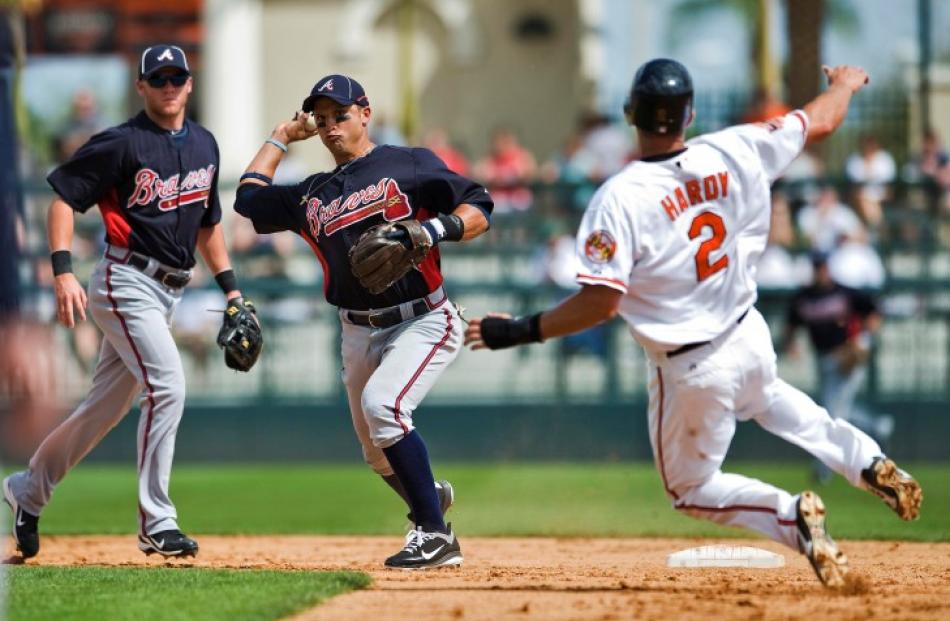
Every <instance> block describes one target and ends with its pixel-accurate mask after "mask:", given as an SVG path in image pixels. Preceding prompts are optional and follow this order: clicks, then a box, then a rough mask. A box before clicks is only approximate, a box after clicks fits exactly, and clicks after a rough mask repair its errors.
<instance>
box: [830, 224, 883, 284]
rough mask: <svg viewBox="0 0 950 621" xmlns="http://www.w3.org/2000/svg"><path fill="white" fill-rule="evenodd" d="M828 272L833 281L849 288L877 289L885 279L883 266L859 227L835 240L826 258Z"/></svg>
mask: <svg viewBox="0 0 950 621" xmlns="http://www.w3.org/2000/svg"><path fill="white" fill-rule="evenodd" d="M828 269H829V270H830V271H831V276H832V278H834V280H835V282H837V283H839V284H841V285H844V286H846V287H851V288H852V289H880V288H882V287H883V286H884V281H885V279H886V278H887V273H886V271H885V269H884V263H883V262H882V261H881V257H880V255H879V254H878V253H877V250H875V249H874V246H872V245H871V244H870V243H869V242H868V235H867V232H866V231H865V230H864V228H863V227H862V228H861V229H859V230H857V231H855V232H853V233H851V234H849V235H845V236H843V237H842V238H841V239H839V240H838V245H837V246H836V247H835V250H834V252H832V253H831V256H830V257H829V258H828Z"/></svg>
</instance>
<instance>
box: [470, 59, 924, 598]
mask: <svg viewBox="0 0 950 621" xmlns="http://www.w3.org/2000/svg"><path fill="white" fill-rule="evenodd" d="M825 73H826V75H827V77H828V89H827V90H826V91H825V92H824V93H823V94H821V95H819V96H818V97H817V98H815V99H814V100H813V101H811V102H810V103H809V104H808V105H806V106H805V107H804V110H796V111H794V112H791V113H790V114H787V115H786V116H784V117H779V118H775V119H772V120H771V121H769V122H767V123H761V124H753V125H740V126H737V127H731V128H729V129H726V130H723V131H720V132H716V133H712V134H707V135H704V136H699V137H697V138H694V139H692V140H690V141H688V142H687V141H685V140H684V132H685V129H686V127H687V125H689V123H690V122H691V121H692V119H693V110H692V98H693V87H692V80H691V78H690V76H689V73H688V72H687V70H686V68H685V67H683V66H682V65H681V64H679V63H678V62H675V61H673V60H667V59H656V60H652V61H650V62H648V63H646V64H645V65H643V66H642V67H640V69H639V70H638V71H637V73H636V76H635V78H634V80H633V85H632V88H631V92H630V96H629V99H628V101H627V104H626V105H625V112H626V116H627V120H628V121H629V122H630V123H631V124H632V125H635V126H636V128H637V135H638V137H639V142H640V147H641V149H642V151H643V158H642V159H641V160H640V161H637V162H633V163H632V164H630V165H628V166H627V167H626V168H625V169H624V170H623V171H621V172H620V173H618V174H617V175H616V176H614V177H613V178H611V179H610V180H608V181H607V182H606V183H605V184H604V186H603V187H601V188H600V189H599V190H598V192H597V193H596V195H595V196H594V197H593V199H592V200H591V203H590V205H589V206H588V208H587V211H586V213H585V215H584V219H583V222H582V224H581V227H580V230H579V232H578V236H577V254H578V258H579V266H580V270H579V274H578V276H577V280H578V281H579V282H580V283H581V285H582V289H581V291H580V292H579V293H577V294H576V295H574V296H573V297H571V298H568V299H567V300H565V301H564V302H562V303H561V304H559V305H558V306H557V307H555V308H553V309H551V310H548V311H545V312H542V313H537V314H535V315H532V316H529V317H522V318H515V319H512V318H509V317H507V316H503V315H501V316H500V315H489V316H488V317H486V318H484V319H481V320H478V319H476V320H473V321H472V322H471V324H470V325H469V327H468V328H467V330H466V334H465V341H466V343H467V344H471V345H472V346H473V347H474V348H475V349H479V348H482V347H487V348H490V349H498V348H502V347H510V346H512V345H518V344H522V343H531V342H537V341H541V340H543V339H547V338H553V337H557V336H563V335H566V334H572V333H575V332H579V331H581V330H584V329H587V328H589V327H591V326H594V325H596V324H599V323H601V322H602V321H605V320H607V319H610V318H611V317H613V316H614V315H615V314H617V313H618V312H619V313H620V315H621V316H622V317H623V318H624V320H625V321H626V322H627V323H628V324H629V326H630V331H631V333H632V334H633V336H634V338H635V339H636V340H637V341H638V342H639V343H640V344H641V345H642V346H643V349H644V350H645V352H646V355H647V357H648V359H649V361H650V366H649V395H650V398H649V428H650V441H651V444H652V447H653V454H654V457H655V461H656V466H657V468H658V469H659V472H660V478H661V479H662V482H663V486H664V488H665V489H666V492H667V494H668V495H669V496H670V498H671V499H672V501H673V506H674V507H675V508H676V509H678V510H680V511H683V512H685V513H687V514H689V515H692V516H695V517H703V518H706V519H710V520H712V521H714V522H718V523H720V524H730V525H736V526H744V527H746V528H751V529H753V530H756V531H758V532H760V533H762V534H764V535H766V536H767V537H770V538H771V539H774V540H775V541H778V542H781V543H783V544H785V545H787V546H789V547H791V548H793V549H798V550H800V551H801V552H802V553H804V554H805V555H806V556H807V557H808V559H809V561H810V562H811V564H812V567H814V569H815V572H816V573H817V574H818V578H819V579H820V580H821V582H822V583H823V584H825V585H827V586H830V587H838V586H841V585H842V584H844V576H845V574H846V572H847V559H846V557H845V555H844V554H843V553H842V552H841V551H840V550H839V548H838V546H837V544H836V543H835V542H834V540H833V539H832V538H831V536H830V535H829V534H828V531H827V529H826V527H825V507H824V505H823V504H822V501H821V499H820V498H819V497H818V496H817V495H816V494H815V493H814V492H811V491H805V492H802V493H801V494H799V495H797V496H792V495H791V494H789V493H787V492H785V491H784V490H781V489H778V488H776V487H774V486H772V485H769V484H767V483H764V482H762V481H757V480H754V479H750V478H747V477H744V476H740V475H737V474H729V473H723V472H722V471H721V470H720V467H721V465H722V462H723V459H724V458H725V456H726V451H727V449H728V448H729V443H730V442H731V440H732V436H733V433H734V431H735V426H736V421H744V420H754V421H756V422H758V423H759V424H760V425H761V426H762V427H763V428H765V429H766V430H768V431H770V432H772V433H774V434H776V435H778V436H780V437H782V438H784V439H785V440H787V441H789V442H792V443H794V444H797V445H798V446H800V447H802V448H803V449H805V450H807V451H809V452H810V453H811V454H813V455H814V456H815V457H817V458H818V459H820V460H821V461H823V462H824V463H825V464H827V465H828V466H829V467H830V468H831V469H833V470H835V471H836V472H839V473H840V474H842V475H843V476H844V477H845V478H846V479H847V480H848V481H849V482H850V483H851V484H852V485H855V486H859V487H864V488H865V489H868V490H870V491H872V492H874V493H875V494H877V495H879V496H880V497H881V498H883V499H884V501H885V502H886V503H887V504H888V505H889V506H890V507H891V508H892V509H893V510H894V511H896V512H897V514H898V515H899V516H900V517H901V518H902V519H905V520H911V519H914V518H916V517H917V515H918V512H919V508H920V502H921V497H922V494H921V490H920V486H919V485H918V484H917V482H916V481H915V480H914V479H913V478H912V477H911V476H910V475H909V474H907V473H906V472H904V471H902V470H900V469H899V468H897V466H896V465H895V464H894V462H893V461H891V460H890V459H887V458H886V457H884V456H883V455H882V453H881V449H880V447H879V446H878V445H877V444H876V443H875V442H874V441H873V440H872V439H871V438H869V437H868V436H867V435H865V434H864V433H862V432H861V431H859V430H858V429H857V428H855V427H854V426H852V425H851V424H849V423H848V422H846V421H843V420H840V419H832V418H831V417H829V415H828V412H827V411H826V410H824V409H823V408H821V407H819V406H818V405H816V404H815V403H814V402H813V401H812V400H811V399H810V398H809V397H808V396H806V395H805V394H804V393H802V392H801V391H799V390H797V389H795V388H793V387H791V386H789V385H788V384H786V383H785V382H784V381H782V380H781V379H779V378H778V377H777V376H776V365H775V352H774V350H773V349H772V338H771V334H770V332H769V328H768V326H767V325H766V323H765V320H764V319H763V318H762V315H760V314H759V312H758V311H757V310H756V309H755V307H754V306H753V304H754V303H755V300H756V286H755V270H756V262H757V261H758V259H759V257H760V255H761V254H762V251H763V249H764V248H765V244H766V236H767V235H768V230H769V205H770V200H769V186H770V184H771V183H772V182H773V181H774V180H775V179H776V178H777V177H778V176H779V175H781V174H782V171H783V170H784V169H785V167H786V166H787V165H788V164H789V163H790V162H791V161H792V160H793V159H794V158H795V157H796V156H797V155H798V154H799V152H800V151H801V150H802V148H803V147H804V145H805V144H806V142H809V141H814V140H820V139H822V138H824V137H826V136H828V135H829V134H830V133H831V132H833V131H834V130H835V128H837V127H838V126H839V125H840V124H841V122H842V121H843V120H844V117H845V114H846V112H847V109H848V104H849V102H850V100H851V96H852V95H853V94H854V93H856V92H857V91H858V90H860V89H861V88H862V87H863V86H864V84H865V83H866V82H867V75H866V74H865V72H864V71H863V70H862V69H860V68H858V67H850V66H840V67H835V68H834V69H831V68H827V67H826V68H825Z"/></svg>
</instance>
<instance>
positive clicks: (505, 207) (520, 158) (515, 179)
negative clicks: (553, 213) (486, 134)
mask: <svg viewBox="0 0 950 621" xmlns="http://www.w3.org/2000/svg"><path fill="white" fill-rule="evenodd" d="M536 173H537V163H536V162H535V159H534V156H533V155H531V152H530V151H528V150H527V149H525V148H524V147H523V146H521V144H520V143H519V142H518V137H517V136H516V135H515V133H514V132H513V131H512V130H510V129H508V128H499V129H496V130H495V132H494V133H493V134H492V140H491V149H490V152H489V154H488V155H487V156H486V157H485V158H483V159H481V160H480V161H479V162H478V163H477V164H475V176H476V177H478V178H479V179H480V180H482V181H483V182H484V183H485V185H486V186H487V187H488V191H489V192H491V195H492V198H493V199H494V200H495V211H494V212H493V213H495V214H504V213H510V212H513V211H525V210H527V209H529V208H530V207H531V204H532V202H533V199H534V196H533V193H532V191H531V187H530V184H531V183H532V182H533V181H534V179H535V175H536Z"/></svg>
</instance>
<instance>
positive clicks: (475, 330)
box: [465, 313, 511, 349]
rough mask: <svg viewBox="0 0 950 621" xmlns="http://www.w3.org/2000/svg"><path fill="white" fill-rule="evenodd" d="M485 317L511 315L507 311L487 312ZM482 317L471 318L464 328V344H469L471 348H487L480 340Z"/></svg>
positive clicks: (504, 317) (505, 316) (506, 317)
mask: <svg viewBox="0 0 950 621" xmlns="http://www.w3.org/2000/svg"><path fill="white" fill-rule="evenodd" d="M486 317H500V318H501V319H511V315H509V314H508V313H488V315H486ZM482 319H483V318H482V317H476V318H475V319H472V320H471V321H469V322H468V326H467V327H466V328H465V344H466V345H469V346H471V348H472V349H488V346H487V345H485V342H484V341H482Z"/></svg>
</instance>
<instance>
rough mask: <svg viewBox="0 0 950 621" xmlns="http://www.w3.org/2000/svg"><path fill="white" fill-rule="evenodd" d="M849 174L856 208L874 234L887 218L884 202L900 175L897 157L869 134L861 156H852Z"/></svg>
mask: <svg viewBox="0 0 950 621" xmlns="http://www.w3.org/2000/svg"><path fill="white" fill-rule="evenodd" d="M845 174H846V175H847V177H848V180H849V181H850V182H851V183H852V184H854V186H855V194H854V201H855V208H856V209H857V212H858V214H859V215H860V216H861V219H862V220H864V223H865V224H866V225H867V226H868V228H869V229H870V230H871V231H872V232H876V231H877V229H878V227H879V226H880V224H881V219H882V217H883V209H882V203H883V201H884V200H885V199H887V198H888V197H889V196H890V184H891V182H892V181H894V177H895V176H896V174H897V171H896V165H895V164H894V158H893V157H891V154H890V153H888V152H887V151H885V150H884V149H883V148H881V145H880V143H879V142H878V140H877V138H875V137H874V136H872V135H870V134H865V135H864V136H863V137H862V138H861V147H860V151H859V152H858V153H854V154H852V155H851V156H850V157H848V161H847V162H846V163H845Z"/></svg>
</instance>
